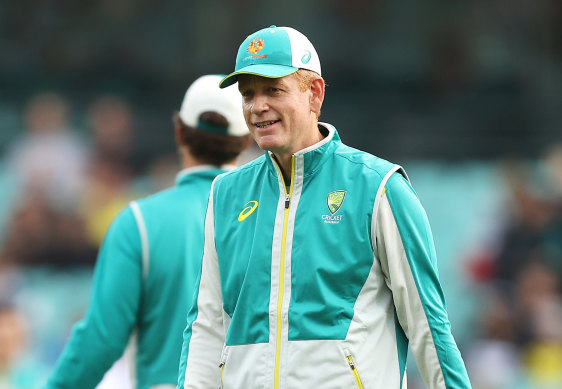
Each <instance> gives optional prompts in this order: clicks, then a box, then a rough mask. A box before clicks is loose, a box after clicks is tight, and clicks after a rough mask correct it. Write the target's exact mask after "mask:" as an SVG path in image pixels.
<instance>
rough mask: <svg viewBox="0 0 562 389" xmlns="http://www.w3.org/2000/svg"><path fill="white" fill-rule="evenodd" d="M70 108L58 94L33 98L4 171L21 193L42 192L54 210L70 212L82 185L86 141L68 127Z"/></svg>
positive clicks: (85, 163)
mask: <svg viewBox="0 0 562 389" xmlns="http://www.w3.org/2000/svg"><path fill="white" fill-rule="evenodd" d="M69 116H70V107H69V105H68V103H67V101H66V100H65V99H64V98H63V97H62V96H61V95H59V94H57V93H52V92H46V93H39V94H37V95H35V96H33V97H32V98H31V99H30V101H29V102H28V104H27V106H26V108H25V112H24V119H25V125H26V128H25V132H24V133H23V134H22V135H21V136H20V138H19V139H17V140H16V141H15V142H14V143H13V144H12V145H11V146H10V148H9V150H8V152H7V155H6V162H7V166H8V169H9V170H10V171H11V172H12V173H13V174H15V175H16V176H17V177H18V178H19V180H20V184H19V185H21V187H22V191H23V192H25V191H27V190H35V191H41V192H44V193H45V194H46V196H47V199H48V201H49V202H50V203H52V204H53V205H54V206H56V207H57V208H62V209H72V207H73V206H74V205H75V204H76V202H77V199H78V197H79V196H80V191H81V188H82V185H83V179H84V173H85V169H86V165H87V160H88V153H89V152H88V144H87V142H86V141H85V140H84V139H83V138H82V137H81V136H80V135H79V134H78V133H77V132H76V131H75V130H73V129H72V128H71V127H70V123H69Z"/></svg>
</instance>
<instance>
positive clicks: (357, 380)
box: [178, 26, 470, 389]
mask: <svg viewBox="0 0 562 389" xmlns="http://www.w3.org/2000/svg"><path fill="white" fill-rule="evenodd" d="M236 82H238V89H239V90H240V93H241V94H242V97H243V111H244V117H245V119H246V124H247V125H248V128H249V130H250V133H251V134H252V136H253V137H254V139H255V140H256V142H257V144H258V145H259V146H260V147H261V148H262V149H263V150H265V154H264V155H263V156H262V157H260V158H258V159H256V160H254V161H252V162H250V163H249V164H246V165H244V166H242V167H241V168H240V169H238V170H236V171H234V172H230V173H227V174H224V175H222V176H220V177H218V178H217V179H215V181H214V183H213V186H212V188H211V196H210V199H209V204H208V208H207V216H206V221H205V248H204V255H203V264H202V271H201V275H200V281H199V285H198V289H197V291H196V298H197V301H196V303H195V304H194V305H193V308H192V309H191V310H190V312H189V314H188V323H187V328H186V330H185V332H184V345H183V349H182V357H181V361H180V372H179V383H178V388H193V389H195V388H197V389H202V388H213V389H214V388H217V387H221V388H248V389H254V388H273V389H296V388H323V389H341V388H370V389H378V388H380V389H383V388H384V389H389V388H396V389H399V388H406V370H405V366H406V356H407V351H408V345H410V347H411V349H412V353H413V355H414V357H415V359H416V362H417V364H418V366H419V370H420V372H421V374H422V376H423V379H424V381H425V383H426V385H427V386H428V387H429V388H470V382H469V380H468V377H467V373H466V369H465V366H464V363H463V361H462V358H461V355H460V353H459V350H458V348H457V346H456V344H455V341H454V339H453V336H452V334H451V329H450V324H449V320H448V317H447V311H446V308H445V301H444V297H443V292H442V290H441V286H440V282H439V278H438V272H437V264H436V258H435V250H434V246H433V238H432V235H431V230H430V227H429V223H428V220H427V217H426V214H425V212H424V210H423V208H422V206H421V205H420V202H419V200H418V198H417V196H416V194H415V192H414V190H413V189H412V187H411V186H410V183H409V181H408V178H407V176H406V173H405V172H404V170H403V169H402V168H401V167H400V166H398V165H395V164H392V163H390V162H388V161H385V160H382V159H380V158H377V157H375V156H373V155H370V154H368V153H365V152H362V151H359V150H356V149H353V148H351V147H348V146H345V145H344V144H343V143H342V142H341V140H340V138H339V136H338V132H337V130H336V129H335V128H334V127H333V126H332V125H330V124H327V123H321V122H319V121H318V118H319V116H320V109H321V107H322V103H323V101H324V91H325V84H324V80H323V78H322V76H321V69H320V60H319V59H318V55H317V53H316V51H315V49H314V47H313V46H312V44H311V43H310V42H309V40H308V39H307V38H306V37H305V36H304V35H302V34H301V33H300V32H298V31H296V30H294V29H292V28H288V27H275V26H271V27H269V28H265V29H263V30H260V31H257V32H256V33H254V34H252V35H250V36H249V37H248V38H246V40H244V42H243V43H242V44H241V46H240V48H239V50H238V56H237V59H236V66H235V71H234V72H233V73H231V74H230V75H228V76H227V77H225V78H224V79H223V80H222V81H221V87H227V86H230V85H232V84H234V83H236Z"/></svg>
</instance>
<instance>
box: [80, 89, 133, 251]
mask: <svg viewBox="0 0 562 389" xmlns="http://www.w3.org/2000/svg"><path fill="white" fill-rule="evenodd" d="M87 113H88V121H89V124H90V129H91V136H92V150H91V156H90V160H89V164H88V168H87V172H86V182H85V185H84V186H85V189H84V195H83V196H82V197H81V199H80V203H79V213H80V215H81V216H82V217H83V218H84V220H85V223H86V231H87V233H88V236H89V237H90V241H91V242H92V243H93V244H95V245H96V246H99V245H100V244H101V242H102V240H103V237H104V236H105V233H106V232H107V229H108V227H109V225H110V224H111V222H112V220H113V219H114V218H115V216H117V214H118V213H119V211H121V209H123V207H125V206H126V205H127V204H128V203H129V201H131V200H133V199H134V198H135V197H136V196H135V194H134V193H132V182H133V179H134V176H135V172H136V171H137V170H138V169H137V166H136V165H137V164H138V161H137V160H136V159H135V155H134V150H133V143H134V142H133V135H134V115H133V111H132V108H131V107H130V105H129V104H128V102H127V101H126V100H125V99H123V98H121V97H119V96H116V95H111V94H106V95H101V96H99V97H97V98H96V99H95V100H94V101H93V102H92V103H91V104H90V106H89V108H88V110H87Z"/></svg>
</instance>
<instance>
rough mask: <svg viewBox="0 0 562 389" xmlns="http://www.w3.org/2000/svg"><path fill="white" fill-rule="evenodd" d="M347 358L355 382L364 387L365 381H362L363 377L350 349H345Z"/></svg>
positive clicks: (359, 386) (360, 388)
mask: <svg viewBox="0 0 562 389" xmlns="http://www.w3.org/2000/svg"><path fill="white" fill-rule="evenodd" d="M345 359H347V364H348V365H349V368H350V369H351V372H352V373H353V376H354V377H355V383H356V384H357V387H358V388H359V389H363V383H362V382H361V377H359V372H358V371H357V366H355V362H354V361H353V357H352V356H351V353H350V352H349V350H345Z"/></svg>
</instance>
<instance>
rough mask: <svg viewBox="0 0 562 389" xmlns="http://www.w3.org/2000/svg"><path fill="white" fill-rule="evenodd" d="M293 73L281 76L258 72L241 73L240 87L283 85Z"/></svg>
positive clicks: (239, 78)
mask: <svg viewBox="0 0 562 389" xmlns="http://www.w3.org/2000/svg"><path fill="white" fill-rule="evenodd" d="M291 76H292V74H290V75H288V76H284V77H279V78H271V77H263V76H258V75H256V74H240V75H239V76H238V88H241V87H248V86H258V85H283V84H285V83H286V82H287V80H288V79H289V77H291Z"/></svg>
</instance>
